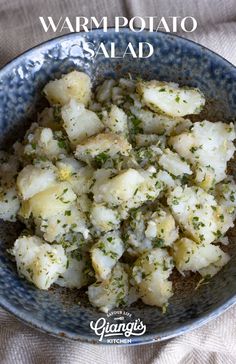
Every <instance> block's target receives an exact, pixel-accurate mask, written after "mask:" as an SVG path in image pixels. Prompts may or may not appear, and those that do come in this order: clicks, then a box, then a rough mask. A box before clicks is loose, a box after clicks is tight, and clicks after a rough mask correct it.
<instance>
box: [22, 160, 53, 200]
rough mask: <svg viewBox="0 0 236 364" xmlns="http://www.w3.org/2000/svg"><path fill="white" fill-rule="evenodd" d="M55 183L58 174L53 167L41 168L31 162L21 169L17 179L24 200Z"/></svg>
mask: <svg viewBox="0 0 236 364" xmlns="http://www.w3.org/2000/svg"><path fill="white" fill-rule="evenodd" d="M55 183H56V176H55V172H54V170H53V169H52V168H40V166H33V165H31V164H28V165H27V166H26V167H25V168H23V169H22V170H21V171H20V173H19V174H18V177H17V181H16V185H17V188H18V191H19V192H20V194H21V196H22V198H23V199H24V200H28V199H29V198H31V197H32V196H34V195H36V193H38V192H41V191H43V190H46V189H47V188H48V187H50V186H52V185H54V184H55Z"/></svg>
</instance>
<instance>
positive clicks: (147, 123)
mask: <svg viewBox="0 0 236 364" xmlns="http://www.w3.org/2000/svg"><path fill="white" fill-rule="evenodd" d="M130 111H131V113H132V114H133V117H132V116H131V117H130V119H131V123H132V124H133V127H134V128H135V130H136V129H138V130H137V131H139V132H144V133H145V134H159V135H163V134H165V135H171V134H174V135H176V134H180V133H181V132H183V131H186V130H188V129H189V128H190V127H191V125H192V123H191V121H190V120H188V119H184V118H181V117H177V118H173V117H171V116H167V115H159V114H157V113H155V112H152V111H150V110H146V109H142V108H138V107H136V106H131V107H130ZM132 124H131V125H132Z"/></svg>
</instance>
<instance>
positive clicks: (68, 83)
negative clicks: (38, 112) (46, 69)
mask: <svg viewBox="0 0 236 364" xmlns="http://www.w3.org/2000/svg"><path fill="white" fill-rule="evenodd" d="M43 92H44V94H45V96H46V98H47V99H48V101H49V102H50V104H51V105H56V104H59V105H65V104H67V103H68V102H69V101H70V99H72V98H73V99H75V100H77V101H78V102H80V103H82V104H84V105H87V104H88V102H89V100H90V98H91V81H90V78H89V76H88V75H86V73H84V72H78V71H72V72H70V73H68V74H66V75H63V76H62V78H60V79H59V80H54V81H50V82H49V83H48V84H47V85H46V86H45V87H44V89H43Z"/></svg>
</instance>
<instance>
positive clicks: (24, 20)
mask: <svg viewBox="0 0 236 364" xmlns="http://www.w3.org/2000/svg"><path fill="white" fill-rule="evenodd" d="M75 15H77V16H86V17H90V16H96V17H97V18H99V17H102V16H108V19H109V25H110V26H111V25H113V19H114V17H115V16H126V17H133V16H164V17H166V18H167V17H168V16H180V17H185V16H193V17H195V18H196V19H197V21H198V28H197V29H196V31H195V32H194V33H184V32H180V33H179V34H180V35H182V36H185V37H189V38H191V39H193V40H195V41H197V42H199V43H201V44H203V45H205V46H207V47H208V48H211V49H212V50H214V51H215V52H217V53H219V54H221V55H222V56H223V57H225V58H226V59H228V60H229V61H230V62H231V63H233V64H236V45H235V41H236V0H225V1H221V0H188V1H186V0H174V1H173V0H146V1H142V0H121V1H116V0H110V1H109V0H89V1H88V0H84V1H82V0H67V1H64V0H0V66H3V65H4V64H5V63H6V62H8V61H9V60H11V59H12V58H13V57H15V56H17V55H18V54H19V53H21V52H23V51H24V50H26V49H28V48H30V47H32V46H34V45H36V44H38V43H40V42H42V41H44V40H46V39H49V38H52V37H54V36H55V34H54V33H53V32H48V33H45V32H44V31H43V29H42V26H41V24H40V22H39V20H38V17H39V16H44V17H47V16H53V17H54V18H55V19H57V18H59V17H60V16H69V17H71V18H72V17H74V16H75ZM46 361H47V362H48V363H50V364H54V363H55V364H64V363H73V364H74V363H83V364H87V363H88V364H90V363H100V364H103V363H113V364H116V363H117V364H118V363H119V364H125V363H131V364H139V363H140V364H146V363H148V364H149V363H158V364H192V363H194V364H198V363H199V364H203V363H210V364H211V363H212V364H218V363H220V364H221V363H227V364H231V363H232V364H234V363H236V307H235V308H232V309H230V310H228V311H227V312H226V313H224V314H223V315H221V316H220V317H219V318H217V319H216V320H214V321H212V322H210V323H208V324H207V325H205V326H203V327H201V328H199V329H197V330H194V331H192V332H190V333H187V334H184V335H182V336H180V337H177V338H174V339H172V340H169V341H167V342H163V343H155V344H151V345H143V346H139V347H117V346H106V347H105V346H97V345H91V344H85V343H79V342H70V341H65V340H62V339H57V338H54V337H51V336H49V335H47V334H42V333H40V332H38V331H36V330H34V329H32V328H29V327H28V326H26V325H25V324H23V323H21V322H20V321H18V320H17V319H16V318H14V317H13V316H12V315H10V314H8V313H7V312H5V311H4V310H1V309H0V364H18V363H19V364H34V363H35V364H41V363H45V362H46Z"/></svg>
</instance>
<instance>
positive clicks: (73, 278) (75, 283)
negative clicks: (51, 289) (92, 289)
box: [55, 250, 88, 289]
mask: <svg viewBox="0 0 236 364" xmlns="http://www.w3.org/2000/svg"><path fill="white" fill-rule="evenodd" d="M67 259H68V261H67V267H66V270H65V272H64V273H61V274H60V276H59V278H58V279H57V280H56V282H55V283H56V284H58V285H59V286H61V287H67V288H77V289H80V288H81V287H83V286H85V285H86V284H88V276H87V274H86V265H87V262H86V260H85V259H86V258H85V257H83V256H82V254H80V253H79V252H78V251H77V250H76V251H73V252H72V253H70V254H68V255H67Z"/></svg>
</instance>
